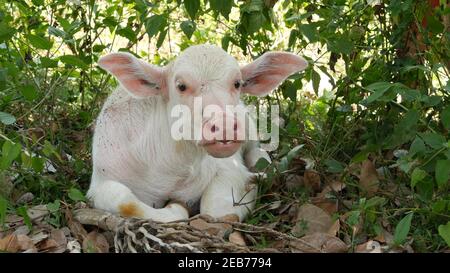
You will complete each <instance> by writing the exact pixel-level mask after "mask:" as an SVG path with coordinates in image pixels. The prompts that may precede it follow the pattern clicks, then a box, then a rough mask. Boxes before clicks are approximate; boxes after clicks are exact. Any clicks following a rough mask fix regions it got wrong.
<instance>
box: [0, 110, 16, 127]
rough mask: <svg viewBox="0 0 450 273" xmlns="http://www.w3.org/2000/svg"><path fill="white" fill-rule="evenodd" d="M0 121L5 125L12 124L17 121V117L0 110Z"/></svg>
mask: <svg viewBox="0 0 450 273" xmlns="http://www.w3.org/2000/svg"><path fill="white" fill-rule="evenodd" d="M0 121H1V122H2V123H3V124H5V125H11V124H13V123H14V122H16V118H15V117H14V116H13V115H11V114H9V113H5V112H0Z"/></svg>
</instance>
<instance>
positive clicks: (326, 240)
mask: <svg viewBox="0 0 450 273" xmlns="http://www.w3.org/2000/svg"><path fill="white" fill-rule="evenodd" d="M301 239H302V241H304V242H306V243H308V244H309V245H310V246H307V245H305V244H303V243H299V242H296V241H292V242H291V243H290V246H291V247H292V248H293V252H299V251H300V252H317V251H322V252H326V253H342V252H346V251H347V249H348V247H347V245H346V244H345V243H344V242H342V241H341V239H339V238H337V237H334V236H331V235H330V234H327V233H319V232H317V233H314V234H310V235H306V236H303V237H302V238H301Z"/></svg>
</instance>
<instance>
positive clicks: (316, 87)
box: [311, 69, 320, 95]
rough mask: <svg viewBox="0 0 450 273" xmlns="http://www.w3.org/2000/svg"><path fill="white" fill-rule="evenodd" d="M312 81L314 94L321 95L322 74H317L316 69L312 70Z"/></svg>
mask: <svg viewBox="0 0 450 273" xmlns="http://www.w3.org/2000/svg"><path fill="white" fill-rule="evenodd" d="M311 79H312V85H313V89H314V93H316V95H319V86H320V74H319V73H317V72H316V71H315V70H314V69H312V70H311Z"/></svg>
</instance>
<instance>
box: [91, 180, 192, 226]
mask: <svg viewBox="0 0 450 273" xmlns="http://www.w3.org/2000/svg"><path fill="white" fill-rule="evenodd" d="M88 197H89V198H90V199H91V200H92V201H93V202H94V206H95V207H96V208H99V209H103V210H106V211H109V212H112V213H117V214H120V215H121V216H124V217H135V218H141V219H151V220H154V221H157V222H172V221H177V220H183V219H187V218H188V217H189V212H188V210H187V209H186V208H185V207H184V206H183V205H181V204H178V203H171V204H168V205H167V206H166V207H165V208H160V209H156V208H153V207H151V206H149V205H147V204H145V203H144V202H142V201H141V200H139V199H138V198H137V197H136V195H134V194H133V193H132V191H131V190H130V189H129V188H128V187H127V186H125V185H123V184H122V183H120V182H117V181H112V180H106V181H94V182H93V183H92V184H91V188H90V189H89V191H88Z"/></svg>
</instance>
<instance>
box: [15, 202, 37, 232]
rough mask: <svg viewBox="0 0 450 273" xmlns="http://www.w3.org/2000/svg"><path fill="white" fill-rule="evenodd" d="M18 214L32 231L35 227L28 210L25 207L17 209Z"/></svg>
mask: <svg viewBox="0 0 450 273" xmlns="http://www.w3.org/2000/svg"><path fill="white" fill-rule="evenodd" d="M16 212H17V214H18V215H20V216H22V217H23V221H24V222H25V224H26V225H27V227H28V229H30V230H31V229H32V228H33V225H32V224H31V219H30V216H29V215H28V212H27V208H26V207H25V206H22V207H18V208H17V209H16Z"/></svg>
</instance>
